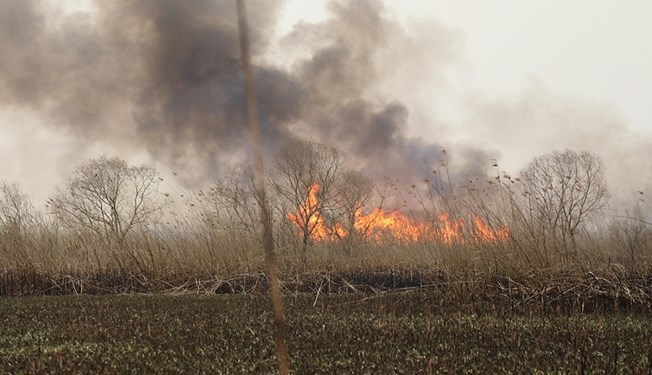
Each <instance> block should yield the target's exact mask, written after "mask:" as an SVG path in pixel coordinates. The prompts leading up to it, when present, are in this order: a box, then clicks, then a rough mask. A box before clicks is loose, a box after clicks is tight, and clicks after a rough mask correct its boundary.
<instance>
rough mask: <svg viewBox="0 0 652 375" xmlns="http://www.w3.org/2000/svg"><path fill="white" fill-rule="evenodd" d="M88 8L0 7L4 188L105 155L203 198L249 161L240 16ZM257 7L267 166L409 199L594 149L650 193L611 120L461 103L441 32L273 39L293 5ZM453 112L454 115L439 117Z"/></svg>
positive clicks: (379, 7) (456, 51) (545, 92)
mask: <svg viewBox="0 0 652 375" xmlns="http://www.w3.org/2000/svg"><path fill="white" fill-rule="evenodd" d="M83 4H86V5H87V6H88V8H89V10H87V11H69V10H65V9H62V8H61V6H58V5H57V3H56V2H51V1H45V0H43V1H36V0H15V1H14V0H9V1H3V2H0V48H1V50H2V54H1V55H0V100H2V103H3V104H2V106H1V107H0V135H1V136H2V137H6V139H4V140H2V141H0V145H2V146H3V151H1V152H3V154H2V157H3V159H4V160H3V161H2V163H1V164H0V178H1V179H9V180H11V179H18V180H20V181H21V183H22V185H23V186H24V187H25V189H26V190H28V191H30V192H36V194H41V195H43V194H47V193H48V192H49V191H39V189H46V188H47V189H48V190H50V189H51V188H50V187H48V186H45V187H44V184H43V182H45V181H48V182H49V183H52V184H54V183H56V179H54V178H53V177H61V175H65V174H66V173H68V172H69V171H70V170H71V169H72V168H74V167H75V166H76V165H77V164H79V163H81V162H83V161H85V160H86V159H88V158H89V157H94V156H97V155H98V154H102V153H109V154H117V155H118V156H121V157H123V158H127V159H130V160H134V161H145V162H154V163H155V164H156V165H157V167H159V168H160V167H163V168H164V169H168V170H175V171H179V173H180V175H182V176H183V177H184V179H186V182H188V183H189V184H191V186H200V185H202V184H204V183H207V182H209V181H212V180H213V179H215V178H217V177H219V175H220V174H221V173H223V172H224V171H226V170H227V169H228V168H229V167H230V166H231V165H232V164H233V163H237V162H241V161H244V160H246V158H247V155H248V151H247V149H248V133H247V128H246V126H245V124H246V122H245V110H244V96H243V95H244V93H243V90H244V85H243V82H242V77H241V72H240V68H239V53H240V52H239V47H238V30H237V23H236V16H235V3H234V2H233V1H215V0H195V1H156V0H116V1H110V2H107V1H94V2H93V1H88V2H85V3H83ZM247 5H248V11H249V14H248V16H249V24H250V28H251V32H252V51H253V53H254V63H255V68H254V70H255V79H256V88H257V94H258V104H259V111H260V115H261V126H262V129H263V137H264V142H265V147H266V148H267V150H268V151H270V152H271V151H273V150H274V149H276V148H277V147H279V146H280V145H282V144H283V143H284V142H286V141H288V140H292V139H294V138H303V139H308V140H312V141H318V142H324V143H331V144H333V145H335V146H337V147H339V148H341V149H342V150H343V151H344V152H345V153H346V155H347V161H348V163H349V165H350V166H351V167H353V168H357V169H360V170H361V171H363V172H365V173H368V174H372V175H376V176H385V175H386V176H390V177H393V178H399V179H401V180H402V181H406V183H411V182H413V181H418V180H420V179H422V178H423V177H424V175H426V174H427V173H428V170H429V168H430V169H432V168H433V166H435V165H436V164H437V163H438V162H439V160H440V158H441V157H442V154H441V150H442V147H443V146H445V147H446V148H447V150H448V156H449V160H450V163H451V172H452V173H453V174H454V176H456V177H457V178H460V179H461V178H467V177H469V176H480V177H482V176H484V175H485V174H486V173H487V170H488V167H489V166H490V164H491V160H492V159H497V160H500V163H503V162H504V163H505V165H506V166H507V167H508V168H515V169H517V168H520V167H521V166H523V164H524V163H525V162H526V161H527V160H528V159H530V158H531V157H532V156H536V155H537V154H540V153H545V152H547V151H550V150H553V149H562V148H572V149H576V150H579V149H587V150H590V151H593V152H596V153H597V154H598V155H600V156H601V157H603V158H604V160H605V162H606V163H605V164H606V166H607V168H608V173H609V175H610V177H611V181H612V185H613V184H614V183H618V184H620V183H622V184H623V189H629V188H630V187H631V189H635V190H640V189H644V188H645V187H647V185H649V184H650V179H649V175H648V174H645V175H643V176H642V175H641V173H640V172H639V173H637V174H633V173H632V172H633V171H636V170H640V169H641V168H644V169H646V170H647V171H650V170H652V168H650V167H652V165H650V160H652V154H651V153H652V151H651V150H652V142H651V141H650V138H649V135H648V137H647V138H646V137H641V136H638V135H637V133H635V132H633V131H632V130H631V129H630V128H629V127H628V125H627V122H626V121H625V120H623V119H622V118H621V116H619V114H618V111H617V109H609V108H605V106H604V105H602V103H599V102H592V101H589V100H583V99H578V98H572V97H564V96H561V95H557V94H555V93H554V91H553V90H552V89H550V88H548V87H546V86H545V85H544V84H541V83H537V82H534V83H532V84H531V85H530V86H528V87H526V88H524V89H523V90H522V91H521V92H516V93H514V94H513V95H512V96H508V97H488V96H487V95H485V94H483V93H481V92H478V91H474V90H468V91H461V90H460V89H459V88H457V87H456V86H455V83H454V81H455V79H454V78H451V77H452V76H454V75H455V74H456V72H458V70H459V69H462V70H463V69H464V68H463V66H464V62H463V61H464V52H463V51H464V38H463V35H462V34H461V33H460V32H459V31H456V30H454V29H452V28H450V27H449V26H447V25H445V24H444V23H440V22H439V21H436V20H429V21H428V22H415V23H413V24H412V25H411V26H410V27H407V26H405V25H404V24H403V23H401V22H400V21H399V19H398V17H396V15H395V14H394V12H393V10H392V8H390V7H388V6H386V5H385V4H384V3H383V2H382V1H379V0H341V1H331V2H329V3H328V6H327V11H328V16H327V17H326V19H325V20H324V21H322V22H318V23H308V22H300V23H297V24H296V25H294V26H293V27H292V28H291V29H290V31H289V33H287V34H286V35H281V36H277V35H275V32H276V30H277V20H278V19H279V17H280V13H281V11H282V9H283V2H281V1H268V0H257V1H248V2H247ZM270 56H282V57H284V58H283V59H278V60H284V61H283V62H282V63H281V62H280V61H275V60H274V59H273V58H271V57H270ZM290 57H291V58H290ZM453 110H457V111H458V113H460V114H461V115H458V116H457V118H455V117H451V116H447V115H446V114H447V113H449V112H450V111H453ZM586 123H590V124H591V125H590V126H588V127H587V126H584V124H586ZM7 139H10V140H9V141H8V140H7ZM35 144H36V145H41V146H34V145H35ZM57 145H59V146H57ZM60 145H65V146H60ZM34 147H37V148H36V150H39V152H38V153H37V154H34V152H32V151H34V150H35V148H34ZM62 148H63V149H62ZM30 150H31V151H30ZM501 157H502V159H501ZM10 158H11V160H10ZM38 168H41V169H43V172H40V171H39V170H38ZM646 173H649V172H646ZM7 176H11V177H9V178H8V177H7ZM36 176H41V177H36ZM41 179H42V180H41ZM23 180H24V181H23ZM30 181H31V182H30ZM30 185H32V186H30Z"/></svg>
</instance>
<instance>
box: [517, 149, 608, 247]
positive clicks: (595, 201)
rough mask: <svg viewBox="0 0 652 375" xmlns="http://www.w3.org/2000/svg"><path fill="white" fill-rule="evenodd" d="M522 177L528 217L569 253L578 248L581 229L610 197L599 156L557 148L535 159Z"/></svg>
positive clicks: (554, 242) (556, 244)
mask: <svg viewBox="0 0 652 375" xmlns="http://www.w3.org/2000/svg"><path fill="white" fill-rule="evenodd" d="M521 179H522V181H523V182H524V186H525V189H526V190H525V192H524V194H525V197H526V198H527V207H528V213H527V220H528V221H530V223H533V224H536V225H537V226H538V227H539V228H540V230H541V232H542V233H543V237H544V239H545V240H546V241H547V240H552V241H553V244H554V246H555V247H556V248H561V250H563V251H564V252H565V253H566V254H568V253H569V251H570V250H573V251H575V250H577V242H576V235H577V232H578V229H579V228H580V226H581V225H582V224H584V223H585V222H586V220H587V219H588V218H589V217H590V216H591V215H593V214H596V213H598V212H600V210H601V209H602V208H604V206H605V204H606V203H607V199H608V197H609V191H608V189H607V183H606V180H605V176H604V165H603V164H602V161H601V160H600V158H599V157H598V156H597V155H595V154H592V153H590V152H586V151H582V152H575V151H572V150H565V151H554V152H551V153H549V154H546V155H543V156H539V157H537V158H535V159H534V160H532V161H531V162H530V163H529V164H528V165H527V166H526V168H525V169H524V170H523V171H522V172H521ZM546 246H547V245H546Z"/></svg>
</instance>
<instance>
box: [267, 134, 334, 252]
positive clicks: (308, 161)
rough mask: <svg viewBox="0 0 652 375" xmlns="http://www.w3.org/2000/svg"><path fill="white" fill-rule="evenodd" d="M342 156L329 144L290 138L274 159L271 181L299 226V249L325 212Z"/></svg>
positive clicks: (293, 220) (305, 242)
mask: <svg viewBox="0 0 652 375" xmlns="http://www.w3.org/2000/svg"><path fill="white" fill-rule="evenodd" d="M343 163H344V157H343V154H342V152H341V151H340V150H338V149H337V148H335V147H333V146H329V145H324V144H320V143H314V142H305V141H294V142H290V143H288V144H287V145H285V146H284V147H283V148H282V149H281V150H280V151H279V153H278V154H277V155H276V159H275V169H274V177H273V178H272V182H271V185H272V186H273V188H274V190H275V192H276V193H277V194H278V195H279V196H280V197H281V198H282V199H284V200H285V201H287V202H288V204H289V205H290V207H291V209H292V210H296V213H295V214H293V215H291V216H289V219H290V220H291V221H292V222H294V223H295V224H296V225H297V227H299V229H300V231H301V236H302V242H303V250H304V252H305V250H306V247H307V244H308V242H309V240H310V238H311V236H312V235H313V233H315V231H316V230H317V229H318V228H319V225H320V223H323V222H324V220H325V219H326V217H325V216H324V215H328V211H329V204H330V202H331V199H332V196H333V194H334V189H333V187H334V185H335V183H336V182H337V180H338V178H339V177H340V175H341V173H342V165H343Z"/></svg>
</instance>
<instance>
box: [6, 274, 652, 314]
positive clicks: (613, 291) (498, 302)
mask: <svg viewBox="0 0 652 375" xmlns="http://www.w3.org/2000/svg"><path fill="white" fill-rule="evenodd" d="M283 289H284V293H285V295H286V296H288V298H291V297H292V296H293V295H298V294H305V293H311V294H313V295H314V298H315V303H317V301H318V300H319V298H320V296H322V295H327V294H357V295H359V296H360V298H375V297H378V296H385V295H388V294H389V295H395V296H396V297H397V298H402V296H408V295H410V298H413V297H414V293H418V294H419V295H420V296H421V298H427V299H431V300H432V303H433V304H434V305H436V306H439V308H440V310H441V311H442V312H446V311H460V310H461V311H469V312H478V311H499V312H514V313H519V312H541V313H550V312H556V313H561V312H585V313H588V312H596V311H599V312H611V311H620V312H652V270H649V271H647V272H628V273H627V272H623V271H622V270H620V269H615V268H614V269H608V270H602V271H586V272H570V271H568V270H532V271H530V272H525V273H520V274H517V273H512V274H505V273H495V272H481V271H479V270H462V271H457V272H446V271H444V270H441V269H414V268H413V269H385V270H357V271H354V270H350V271H339V272H338V271H335V272H305V273H296V274H286V275H285V277H284V279H283ZM267 290H268V281H267V277H266V276H265V274H264V273H247V274H237V275H229V276H226V277H219V276H208V277H203V278H202V277H196V276H192V275H182V274H178V275H174V274H170V275H168V276H167V277H154V276H152V275H146V274H136V273H129V274H118V273H107V274H93V275H86V276H73V275H66V274H58V275H50V274H42V273H37V272H31V271H24V272H7V271H5V272H2V273H0V295H3V296H26V295H62V294H124V293H163V294H176V295H178V294H258V293H264V292H267Z"/></svg>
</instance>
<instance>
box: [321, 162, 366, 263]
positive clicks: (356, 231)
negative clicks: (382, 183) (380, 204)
mask: <svg viewBox="0 0 652 375" xmlns="http://www.w3.org/2000/svg"><path fill="white" fill-rule="evenodd" d="M334 191H335V193H334V194H333V197H332V199H331V201H332V202H331V205H330V206H331V212H332V213H333V215H332V217H331V218H329V220H330V221H331V222H330V223H329V224H330V226H334V223H341V224H342V229H343V230H342V231H335V233H334V235H335V236H337V237H338V238H339V240H340V241H341V242H342V243H343V245H344V247H345V250H346V251H347V252H349V253H350V252H351V251H352V246H353V244H354V243H355V242H356V241H357V240H358V239H359V238H361V237H364V236H365V235H366V233H367V231H368V230H369V225H370V224H371V223H372V221H369V224H368V225H367V226H366V227H360V226H359V225H358V217H359V216H360V215H361V214H362V213H363V209H364V208H365V207H366V206H367V205H368V204H369V203H370V202H371V199H372V198H373V195H374V184H373V182H372V181H371V179H370V178H369V177H367V176H365V175H363V174H362V173H360V172H353V171H347V172H344V173H342V175H341V176H340V178H338V179H337V182H336V184H335V186H334Z"/></svg>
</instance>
